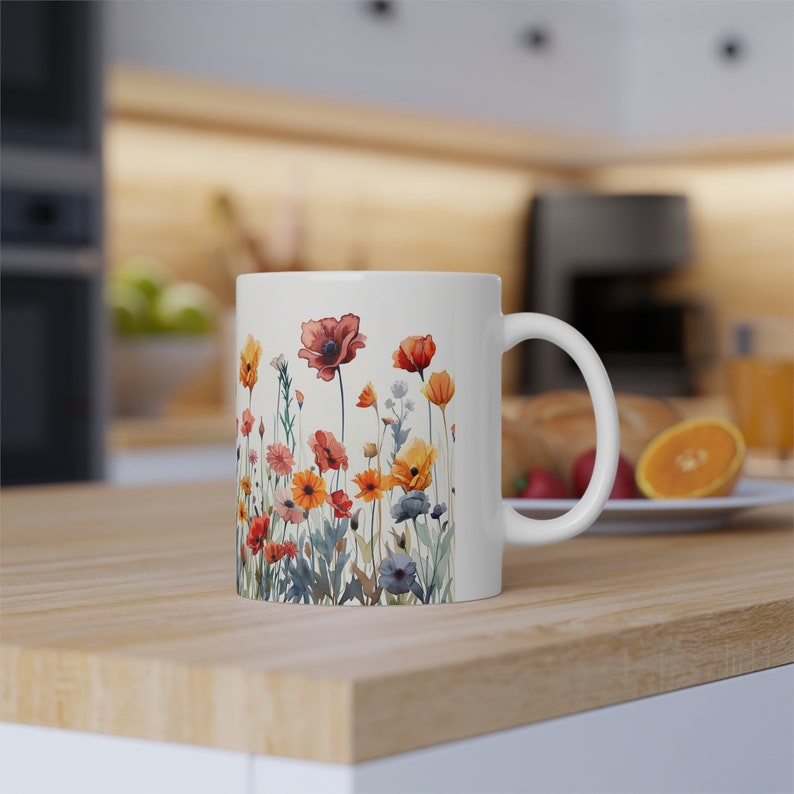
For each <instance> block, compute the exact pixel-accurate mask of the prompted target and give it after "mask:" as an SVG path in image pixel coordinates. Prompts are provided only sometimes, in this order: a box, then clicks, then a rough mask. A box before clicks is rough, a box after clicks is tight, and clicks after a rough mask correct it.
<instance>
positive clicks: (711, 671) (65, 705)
mask: <svg viewBox="0 0 794 794" xmlns="http://www.w3.org/2000/svg"><path fill="white" fill-rule="evenodd" d="M793 614H794V597H789V598H779V599H772V600H769V601H765V602H762V603H759V604H755V605H752V606H747V607H738V608H736V607H735V608H730V609H726V610H723V611H719V612H710V613H708V614H701V615H692V616H687V617H684V618H680V619H673V620H670V621H664V622H659V623H656V624H649V625H645V626H639V627H633V628H627V629H625V630H622V631H610V632H604V633H603V634H600V635H594V636H593V635H591V636H589V637H587V638H584V639H571V640H570V641H567V642H564V643H556V644H553V645H550V646H546V645H542V646H537V647H533V648H530V649H523V650H516V651H511V652H509V653H503V654H501V655H495V656H494V658H493V659H490V660H488V661H487V665H486V669H487V673H486V674H485V675H484V674H483V664H484V661H483V659H469V660H467V661H465V662H461V663H460V664H456V665H451V666H449V665H448V666H446V667H444V668H442V669H432V668H431V669H427V670H418V671H415V672H413V673H411V674H408V675H391V676H378V675H377V674H375V675H372V676H369V677H366V678H363V679H359V680H354V679H352V678H344V677H334V676H328V677H323V678H316V677H315V678H313V677H311V676H306V675H301V674H294V675H290V674H284V673H279V672H264V671H249V670H246V669H245V668H243V667H236V666H233V665H228V666H218V665H202V664H195V663H182V662H176V661H163V660H160V659H156V658H149V657H141V656H137V657H125V656H122V655H119V654H118V653H113V654H102V653H101V652H83V651H71V650H62V649H58V648H43V647H26V646H17V645H9V644H3V646H2V647H0V721H5V722H18V723H24V724H31V725H42V726H48V727H57V728H65V729H73V730H81V731H89V732H96V733H103V734H112V735H117V736H127V737H136V738H145V739H151V740H156V741H165V742H177V743H182V744H188V745H198V746H207V747H215V748H221V749H227V750H237V751H243V752H248V753H254V754H268V755H276V756H284V757H291V758H300V759H305V760H316V761H327V762H334V763H356V762H361V761H367V760H373V759H376V758H381V757H385V756H389V755H394V754H397V753H401V752H408V751H411V750H416V749H420V748H426V747H430V746H433V745H436V744H441V743H444V742H450V741H455V740H459V739H465V738H472V737H474V736H478V735H482V734H486V733H490V732H493V731H498V730H504V729H507V728H512V727H517V726H520V725H526V724H530V723H533V722H538V721H541V720H546V719H550V718H554V717H560V716H563V715H566V714H573V713H577V712H582V711H587V710H590V709H594V708H599V707H603V706H607V705H612V704H615V703H621V702H626V701H630V700H636V699H639V698H644V697H648V696H651V695H656V694H661V693H664V692H671V691H674V690H679V689H683V688H686V687H690V686H695V685H698V684H704V683H708V682H711V681H717V680H720V679H724V678H730V677H732V676H737V675H743V674H745V673H751V672H756V671H759V670H763V669H768V668H771V667H777V666H779V665H782V664H787V663H791V662H793V661H794V622H792V615H793ZM704 638H706V639H707V641H704ZM593 669H600V670H604V671H609V672H608V673H606V674H602V675H601V679H602V680H601V682H600V686H597V687H594V686H593V682H592V674H593ZM561 670H562V671H563V672H562V673H561V672H560V671H561ZM31 679H34V680H31ZM506 680H507V681H511V682H512V685H511V686H510V687H505V686H504V682H505V681H506ZM37 682H38V683H37ZM41 682H46V686H43V685H42V684H41ZM131 682H132V683H131ZM583 682H586V684H585V683H583ZM197 688H200V690H203V691H205V692H210V693H212V694H211V696H210V697H208V698H206V699H202V700H201V701H200V702H199V701H197V700H196V699H195V698H194V697H193V696H192V693H194V692H195V691H196V689H197ZM22 692H27V693H30V692H36V693H38V695H39V696H38V697H33V698H30V697H26V698H24V697H22V695H21V693H22ZM273 692H276V693H277V696H276V697H275V698H274V697H272V693H273ZM439 692H442V693H443V694H444V698H443V700H442V699H440V698H439V697H438V695H439ZM114 693H120V694H116V695H115V696H114ZM451 693H454V697H453V696H451ZM383 697H389V698H390V699H392V700H394V699H396V700H397V701H399V702H400V703H401V710H402V714H403V719H402V720H400V721H399V722H395V720H393V719H392V718H391V717H390V716H389V714H385V713H384V712H383V710H382V709H380V708H379V699H380V698H383ZM163 703H167V704H168V706H167V708H163ZM296 709H297V710H300V712H301V715H302V719H300V720H294V719H287V718H285V717H286V715H288V714H292V713H293V712H294V711H295V710H296ZM472 714H476V716H477V720H476V723H477V728H476V730H475V729H472V727H471V726H472V722H473V721H472ZM295 725H300V728H299V729H297V728H294V727H290V726H295ZM406 725H410V726H411V730H406V729H405V726H406ZM273 726H276V727H275V728H274V727H273Z"/></svg>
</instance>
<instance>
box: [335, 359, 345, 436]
mask: <svg viewBox="0 0 794 794" xmlns="http://www.w3.org/2000/svg"><path fill="white" fill-rule="evenodd" d="M336 374H337V375H339V396H340V397H341V399H342V443H343V444H344V443H345V389H344V386H343V385H342V370H341V369H340V368H339V367H337V368H336Z"/></svg>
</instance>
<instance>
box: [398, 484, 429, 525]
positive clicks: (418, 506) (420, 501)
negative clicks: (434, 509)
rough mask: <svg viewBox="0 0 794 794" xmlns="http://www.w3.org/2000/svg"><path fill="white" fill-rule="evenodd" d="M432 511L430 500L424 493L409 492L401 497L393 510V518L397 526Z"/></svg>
mask: <svg viewBox="0 0 794 794" xmlns="http://www.w3.org/2000/svg"><path fill="white" fill-rule="evenodd" d="M429 509H430V500H429V499H428V498H427V495H426V494H425V492H424V491H409V492H408V493H406V494H403V495H402V496H401V497H400V501H399V502H397V504H396V505H394V507H392V509H391V517H392V518H393V519H394V521H395V523H396V524H399V523H400V522H401V521H406V520H407V519H409V518H416V517H417V516H421V515H424V514H425V513H426V512H427V511H428V510H429Z"/></svg>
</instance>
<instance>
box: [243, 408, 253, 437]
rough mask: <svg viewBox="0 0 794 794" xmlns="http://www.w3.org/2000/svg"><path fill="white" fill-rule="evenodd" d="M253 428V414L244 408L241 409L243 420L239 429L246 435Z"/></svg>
mask: <svg viewBox="0 0 794 794" xmlns="http://www.w3.org/2000/svg"><path fill="white" fill-rule="evenodd" d="M253 429H254V415H253V414H252V413H251V412H250V411H249V410H248V409H247V408H246V409H245V410H244V411H243V421H242V422H241V423H240V431H241V432H242V434H243V435H244V436H247V435H248V434H249V433H250V432H251V431H252V430H253Z"/></svg>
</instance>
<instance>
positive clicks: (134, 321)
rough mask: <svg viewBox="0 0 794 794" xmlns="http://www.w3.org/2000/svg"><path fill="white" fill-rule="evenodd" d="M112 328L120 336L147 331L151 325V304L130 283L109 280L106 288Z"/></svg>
mask: <svg viewBox="0 0 794 794" xmlns="http://www.w3.org/2000/svg"><path fill="white" fill-rule="evenodd" d="M106 300H107V305H108V307H109V308H110V314H111V322H112V323H113V330H114V331H115V332H116V333H117V334H119V335H120V336H130V335H133V334H142V333H147V332H148V331H150V330H151V327H152V311H151V305H150V303H149V301H148V300H147V298H146V296H145V295H144V294H143V293H142V292H141V291H140V290H139V289H137V288H136V287H133V286H131V285H130V284H124V283H121V282H116V281H111V282H109V283H108V284H107V289H106Z"/></svg>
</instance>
